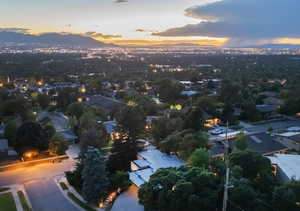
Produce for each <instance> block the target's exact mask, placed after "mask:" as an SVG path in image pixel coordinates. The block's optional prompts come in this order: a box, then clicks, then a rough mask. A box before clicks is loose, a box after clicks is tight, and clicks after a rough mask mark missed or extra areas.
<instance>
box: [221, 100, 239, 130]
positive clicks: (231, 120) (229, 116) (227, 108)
mask: <svg viewBox="0 0 300 211" xmlns="http://www.w3.org/2000/svg"><path fill="white" fill-rule="evenodd" d="M222 120H223V122H228V124H230V125H233V124H236V122H237V118H236V117H235V116H234V108H233V106H232V104H225V105H224V109H223V112H222Z"/></svg>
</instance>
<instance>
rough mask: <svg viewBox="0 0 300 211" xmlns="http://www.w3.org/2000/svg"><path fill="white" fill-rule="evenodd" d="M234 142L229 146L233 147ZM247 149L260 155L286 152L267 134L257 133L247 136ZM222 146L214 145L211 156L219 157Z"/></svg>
mask: <svg viewBox="0 0 300 211" xmlns="http://www.w3.org/2000/svg"><path fill="white" fill-rule="evenodd" d="M234 141H235V140H229V145H230V146H231V147H233V145H234ZM247 144H248V146H247V149H248V150H249V151H252V152H258V153H260V154H262V155H266V154H270V153H274V152H278V151H281V150H286V149H287V148H286V147H285V146H283V145H282V144H281V143H279V142H277V141H275V140H274V139H273V137H272V136H270V135H269V134H267V133H259V134H256V135H252V136H247ZM224 150H225V149H224V145H223V144H222V143H216V144H215V145H214V146H213V147H212V148H211V151H210V153H211V155H213V156H214V155H215V156H216V155H221V154H223V153H224Z"/></svg>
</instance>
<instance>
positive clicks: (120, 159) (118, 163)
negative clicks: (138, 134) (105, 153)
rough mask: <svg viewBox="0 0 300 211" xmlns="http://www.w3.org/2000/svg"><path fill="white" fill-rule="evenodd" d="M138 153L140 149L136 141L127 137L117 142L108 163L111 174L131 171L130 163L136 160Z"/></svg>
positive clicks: (113, 146)
mask: <svg viewBox="0 0 300 211" xmlns="http://www.w3.org/2000/svg"><path fill="white" fill-rule="evenodd" d="M138 151H140V149H139V147H138V145H137V142H136V141H133V140H129V139H126V138H125V137H122V138H121V139H119V140H115V141H114V143H113V145H112V148H111V151H110V155H109V157H108V162H107V168H108V171H109V172H110V174H114V173H115V172H116V171H129V170H130V163H131V161H133V160H136V158H137V153H138Z"/></svg>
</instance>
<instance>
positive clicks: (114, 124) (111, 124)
mask: <svg viewBox="0 0 300 211" xmlns="http://www.w3.org/2000/svg"><path fill="white" fill-rule="evenodd" d="M103 125H104V127H105V130H106V132H107V133H109V134H110V133H112V132H114V130H115V127H117V125H118V123H117V122H116V121H107V122H103Z"/></svg>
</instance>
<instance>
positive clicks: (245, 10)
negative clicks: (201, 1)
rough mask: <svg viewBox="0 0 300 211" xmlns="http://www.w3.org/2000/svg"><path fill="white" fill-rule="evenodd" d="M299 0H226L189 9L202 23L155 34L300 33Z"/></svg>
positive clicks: (243, 35)
mask: <svg viewBox="0 0 300 211" xmlns="http://www.w3.org/2000/svg"><path fill="white" fill-rule="evenodd" d="M299 11H300V2H299V0H223V1H218V2H214V3H209V4H206V5H202V6H195V7H191V8H188V9H186V10H185V14H186V16H189V17H193V18H196V19H199V20H201V21H202V22H200V23H198V24H190V25H186V26H183V27H178V28H171V29H168V30H166V31H163V32H158V33H152V35H154V36H210V37H229V38H234V39H273V38H280V37H300V22H299V19H300V12H299Z"/></svg>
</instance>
